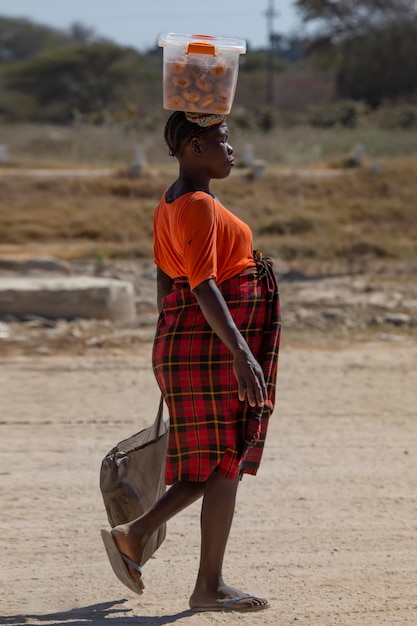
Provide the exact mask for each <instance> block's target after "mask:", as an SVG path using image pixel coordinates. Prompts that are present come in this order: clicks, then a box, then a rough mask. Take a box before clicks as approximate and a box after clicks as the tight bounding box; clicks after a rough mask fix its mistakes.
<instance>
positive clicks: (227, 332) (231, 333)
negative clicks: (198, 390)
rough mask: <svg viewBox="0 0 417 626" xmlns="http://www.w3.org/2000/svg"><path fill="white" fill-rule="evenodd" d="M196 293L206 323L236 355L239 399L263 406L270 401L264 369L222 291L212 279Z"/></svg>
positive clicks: (234, 363) (194, 290)
mask: <svg viewBox="0 0 417 626" xmlns="http://www.w3.org/2000/svg"><path fill="white" fill-rule="evenodd" d="M193 293H194V295H195V297H196V298H197V302H198V304H199V306H200V309H201V310H202V312H203V315H204V317H205V318H206V320H207V323H208V324H209V325H210V327H211V328H212V329H213V331H214V332H215V333H216V335H217V336H218V337H219V338H220V339H221V340H222V341H223V343H224V344H225V345H226V346H227V347H228V348H229V350H230V352H231V353H232V355H233V369H234V373H235V376H236V379H237V383H238V394H239V399H240V400H244V399H245V396H247V398H248V402H249V404H250V405H251V406H262V405H263V404H264V402H265V400H266V399H267V392H266V385H265V379H264V375H263V371H262V368H261V366H260V365H259V363H258V362H257V360H256V359H255V357H254V356H253V354H252V351H251V349H250V348H249V346H248V344H247V343H246V341H245V338H244V337H243V335H242V334H241V333H240V332H239V329H238V328H237V326H236V324H235V322H234V320H233V318H232V316H231V314H230V311H229V307H228V306H227V304H226V301H225V299H224V298H223V295H222V293H221V291H220V290H219V288H218V287H217V285H216V283H215V282H214V280H213V279H212V278H210V279H209V280H205V281H203V282H202V283H200V284H199V285H197V287H195V288H194V289H193Z"/></svg>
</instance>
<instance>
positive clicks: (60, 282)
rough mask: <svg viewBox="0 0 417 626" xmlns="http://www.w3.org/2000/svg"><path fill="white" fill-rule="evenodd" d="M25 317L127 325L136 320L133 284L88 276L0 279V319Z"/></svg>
mask: <svg viewBox="0 0 417 626" xmlns="http://www.w3.org/2000/svg"><path fill="white" fill-rule="evenodd" d="M7 315H12V316H15V317H17V318H20V319H22V318H25V317H26V316H27V315H40V316H42V317H47V318H52V319H58V318H64V319H74V318H76V317H85V318H97V319H110V320H112V321H114V322H124V323H126V322H131V321H133V320H134V319H135V317H136V309H135V293H134V288H133V284H132V283H130V282H129V281H122V280H116V279H110V278H100V277H92V276H59V277H51V276H45V277H26V276H16V277H14V276H13V277H3V278H1V277H0V317H1V316H2V317H4V316H7Z"/></svg>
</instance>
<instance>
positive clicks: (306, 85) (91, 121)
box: [0, 0, 417, 332]
mask: <svg viewBox="0 0 417 626" xmlns="http://www.w3.org/2000/svg"><path fill="white" fill-rule="evenodd" d="M4 4H6V5H7V3H3V5H4ZM164 31H170V32H179V33H195V32H203V33H206V34H211V35H219V36H226V37H238V38H243V39H245V40H246V41H247V44H248V51H247V53H246V54H245V55H242V56H240V68H239V77H238V84H237V90H236V96H235V100H234V105H233V109H232V112H231V114H230V115H229V117H228V125H229V128H230V131H231V142H232V144H233V146H234V149H235V156H236V163H237V167H236V168H235V170H234V171H233V173H232V176H231V177H230V178H229V179H228V180H227V181H222V182H221V183H219V184H217V183H215V184H214V185H213V187H214V190H215V191H216V193H218V194H219V195H220V197H221V198H222V200H223V201H224V202H225V203H226V204H227V206H229V207H230V208H232V209H233V210H236V211H237V212H238V213H239V215H240V216H241V217H242V218H243V219H245V220H246V221H247V222H248V223H249V225H250V226H251V228H252V230H253V233H254V240H255V246H256V247H258V248H261V249H262V250H263V251H264V253H266V254H269V255H271V256H272V257H273V258H274V259H276V261H277V267H278V271H279V273H280V275H281V277H282V279H283V281H284V280H285V277H287V278H289V277H292V278H294V277H296V276H302V277H304V278H306V277H307V278H309V279H310V278H313V277H317V276H333V277H337V276H350V277H351V276H353V275H365V274H366V275H367V276H368V278H369V277H371V278H370V279H369V280H368V282H366V283H365V284H364V285H362V287H358V289H359V290H361V289H362V290H363V292H364V293H372V291H373V289H374V287H373V285H374V283H375V281H378V284H380V283H381V282H383V283H384V285H385V286H386V289H387V290H391V292H392V290H393V289H394V288H395V289H397V291H398V289H400V288H402V287H401V286H403V287H404V293H403V292H401V294H400V296H399V298H398V303H399V304H398V307H399V309H398V314H399V315H400V314H401V315H405V316H408V317H405V318H396V320H395V321H394V325H395V326H396V330H398V327H399V326H401V330H404V328H406V329H408V330H409V329H412V328H415V326H416V324H417V322H416V319H415V307H414V308H413V306H414V305H413V306H412V304H410V303H411V300H412V299H413V298H414V296H413V298H411V300H410V298H408V299H407V298H406V296H405V295H404V294H410V293H411V292H410V289H411V290H412V288H413V287H412V286H413V285H414V282H415V281H414V276H415V269H416V260H417V256H416V245H417V220H416V213H417V202H416V183H415V175H416V169H417V71H416V68H415V60H416V58H417V12H416V2H415V1H414V0H363V1H359V0H344V1H343V2H342V1H332V2H329V1H328V0H296V1H293V2H291V1H290V0H285V1H283V0H281V1H280V2H278V1H275V2H274V0H262V1H261V2H256V3H255V2H252V1H249V0H229V1H228V2H227V3H225V2H222V1H221V0H213V1H212V2H211V3H210V7H208V6H206V5H204V7H203V6H200V4H197V3H193V5H192V7H191V8H190V3H188V2H186V1H185V0H177V1H176V2H175V3H172V2H171V1H168V0H158V1H155V2H153V3H148V4H147V5H146V6H145V5H144V3H138V2H136V1H134V0H119V2H117V3H114V2H112V1H110V0H108V1H106V0H101V1H100V2H98V0H97V1H90V2H88V3H86V2H82V1H81V0H73V1H72V2H71V3H67V4H65V6H64V5H62V4H58V3H56V2H53V1H52V0H38V1H37V2H36V3H33V2H31V1H29V0H28V1H26V2H25V1H23V0H14V2H13V3H11V2H10V3H9V6H3V8H2V9H0V271H2V272H3V273H4V272H6V271H12V269H11V268H13V267H20V266H17V265H13V263H17V261H24V260H26V259H28V258H34V257H40V256H42V257H45V256H47V257H54V258H58V259H61V260H64V261H66V262H68V263H72V266H71V268H70V270H71V271H80V272H81V271H83V272H90V273H91V272H93V273H94V272H95V273H97V272H99V273H101V274H102V275H104V274H106V272H107V274H112V275H114V276H118V275H119V274H120V272H119V274H118V270H115V269H114V264H115V263H116V264H118V268H120V267H121V265H120V264H121V263H122V262H125V263H126V262H128V261H129V262H130V261H133V262H135V263H136V262H137V260H138V259H142V260H144V261H146V262H148V263H149V267H152V214H153V210H154V208H155V206H156V204H157V202H158V200H159V198H160V195H161V194H162V193H163V191H164V189H165V188H166V187H167V186H168V185H169V184H170V182H171V181H172V179H173V176H175V172H176V164H175V162H174V160H173V159H171V158H170V157H169V155H168V153H167V148H166V146H165V144H164V141H163V127H164V123H165V120H166V119H167V116H168V112H167V111H164V110H163V108H162V49H161V48H160V47H158V45H157V41H158V36H159V34H160V33H161V32H164ZM77 263H79V264H80V263H81V264H82V263H84V265H82V267H81V266H80V267H81V269H79V267H78V266H77V267H78V269H77V267H76V264H77ZM88 264H90V265H88ZM106 264H107V265H106ZM112 264H113V265H112ZM109 268H110V269H109ZM135 268H137V265H136V266H133V269H132V268H131V269H130V270H129V272H130V274H129V275H130V276H131V275H133V274H134V273H135V271H136V270H135ZM398 277H400V278H398ZM369 281H370V282H369ZM136 287H138V285H136ZM366 290H367V291H366ZM350 300H351V301H352V298H350ZM377 300H378V299H377V298H375V302H376V301H377ZM413 301H414V300H413ZM384 302H385V301H384ZM309 306H310V305H309ZM358 306H359V305H358ZM361 306H362V307H364V305H363V303H362V304H361ZM378 306H379V305H378V304H376V305H375V307H374V309H372V312H371V313H369V315H368V317H367V318H366V320H365V321H363V320H362V322H363V323H362V322H361V323H362V327H366V329H368V330H369V329H370V328H371V327H372V324H374V327H375V328H377V332H379V331H380V330H381V324H385V321H384V320H385V317H384V316H382V318H381V316H379V317H378ZM390 306H391V305H390ZM384 307H385V304H383V308H384ZM395 307H397V304H396V305H395ZM410 307H411V309H410ZM384 310H385V309H384ZM395 310H396V311H397V309H395ZM0 314H1V311H0ZM299 315H301V317H302V313H299ZM304 317H306V316H304ZM331 318H332V315H330V317H329V319H331ZM300 319H301V318H300ZM355 319H356V320H357V319H358V310H355V311H354V312H353V313H352V320H351V323H350V326H351V327H352V328H353V327H354V326H355V324H356V322H355ZM381 319H382V322H381ZM303 320H304V321H303V323H304V322H305V319H304V318H303ZM375 320H376V321H375ZM404 320H405V321H404ZM294 323H295V322H294ZM323 324H324V326H326V324H325V323H324V322H323ZM387 324H391V326H392V321H391V322H387ZM326 328H327V326H326Z"/></svg>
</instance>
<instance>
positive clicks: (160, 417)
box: [155, 394, 164, 435]
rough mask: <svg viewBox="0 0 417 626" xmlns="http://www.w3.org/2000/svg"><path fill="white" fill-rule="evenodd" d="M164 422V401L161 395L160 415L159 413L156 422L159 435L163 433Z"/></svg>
mask: <svg viewBox="0 0 417 626" xmlns="http://www.w3.org/2000/svg"><path fill="white" fill-rule="evenodd" d="M163 420H164V399H163V397H162V394H161V399H160V401H159V408H158V413H157V416H156V420H155V426H156V432H157V433H158V435H159V434H160V432H161V426H163Z"/></svg>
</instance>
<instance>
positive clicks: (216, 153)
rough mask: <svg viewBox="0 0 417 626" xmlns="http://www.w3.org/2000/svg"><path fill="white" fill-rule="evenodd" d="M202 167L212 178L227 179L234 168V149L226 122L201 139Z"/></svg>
mask: <svg viewBox="0 0 417 626" xmlns="http://www.w3.org/2000/svg"><path fill="white" fill-rule="evenodd" d="M199 144H200V149H201V165H202V166H203V167H204V168H205V170H206V172H207V175H208V176H209V177H210V178H226V177H227V176H229V174H230V172H231V169H232V167H233V166H234V159H233V148H232V146H231V145H230V144H229V130H228V128H227V125H226V123H225V122H223V123H222V124H220V125H219V126H215V127H213V128H211V129H209V131H208V132H207V134H205V135H203V136H202V137H200V138H199Z"/></svg>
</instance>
